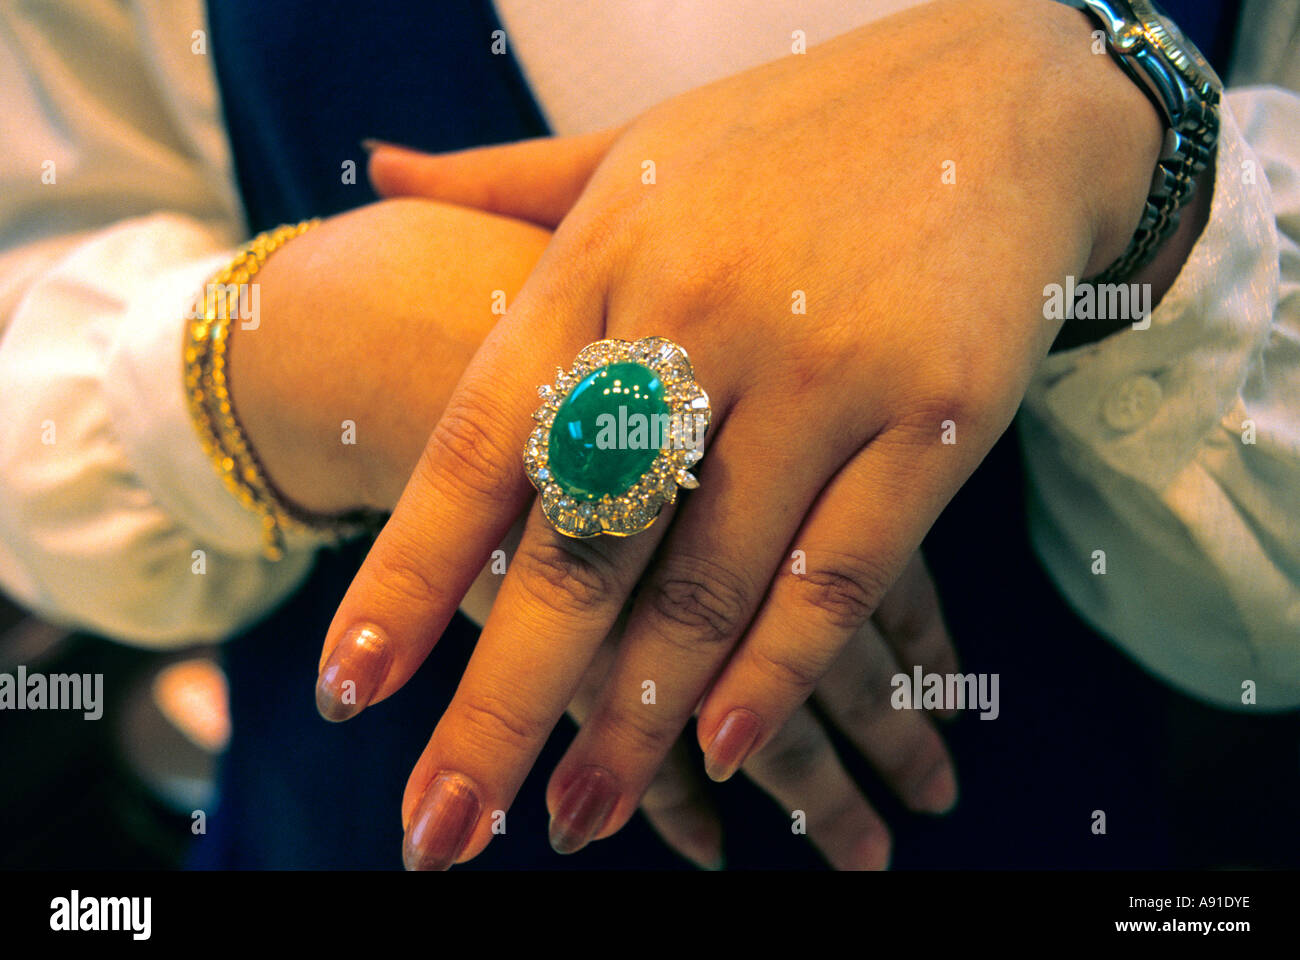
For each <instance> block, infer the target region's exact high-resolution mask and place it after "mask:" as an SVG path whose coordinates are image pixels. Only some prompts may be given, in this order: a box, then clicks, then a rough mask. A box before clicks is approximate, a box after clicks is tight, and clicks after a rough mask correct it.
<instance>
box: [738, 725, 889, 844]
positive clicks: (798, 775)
mask: <svg viewBox="0 0 1300 960" xmlns="http://www.w3.org/2000/svg"><path fill="white" fill-rule="evenodd" d="M744 770H745V774H746V776H748V777H749V778H750V779H751V780H753V781H754V782H755V783H756V784H758V785H759V786H760V787H762V788H763V790H765V791H766V792H767V793H768V794H769V795H770V796H771V797H772V798H773V799H774V800H776V802H777V803H778V804H780V806H781V807H782V808H784V809H785V811H786V813H787V814H789V815H790V817H791V818H792V821H793V822H795V823H797V822H798V821H799V820H800V819H802V821H803V825H804V827H805V828H806V829H807V831H808V839H810V840H811V841H812V842H813V843H814V844H815V845H816V847H817V849H818V850H820V851H821V852H822V854H823V856H825V857H826V859H827V861H829V862H830V864H831V866H833V867H835V868H836V869H837V870H883V869H885V868H886V867H887V866H889V855H890V847H891V844H892V840H891V838H890V835H889V828H888V827H887V826H886V825H885V821H884V820H882V819H881V818H880V815H879V814H878V813H876V811H875V809H874V808H872V806H871V804H870V803H868V802H867V800H866V798H865V797H864V796H863V795H862V791H861V790H859V789H858V786H857V784H856V783H854V782H853V778H852V777H850V776H849V774H848V772H847V771H846V770H845V769H844V766H843V764H842V763H840V758H839V757H838V756H837V755H836V753H835V748H834V746H833V745H832V744H831V741H830V738H829V737H827V735H826V731H825V730H824V729H823V728H822V726H821V724H820V723H818V722H817V719H816V717H815V716H813V713H812V711H811V710H809V709H808V708H807V707H801V708H800V709H798V710H796V711H795V712H794V713H793V715H791V717H790V719H789V720H788V721H787V722H786V724H785V726H783V727H782V728H781V729H780V730H778V731H777V732H776V733H775V734H774V735H773V736H772V737H771V739H770V740H769V741H768V742H767V744H766V745H765V746H764V747H763V748H762V749H761V750H759V751H758V752H757V753H755V754H754V755H753V756H751V757H749V758H748V759H747V760H746V761H745V766H744Z"/></svg>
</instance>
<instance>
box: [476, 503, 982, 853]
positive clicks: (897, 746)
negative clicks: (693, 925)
mask: <svg viewBox="0 0 1300 960" xmlns="http://www.w3.org/2000/svg"><path fill="white" fill-rule="evenodd" d="M521 532H522V531H521V529H520V527H519V526H516V527H515V529H513V530H511V532H510V536H509V537H508V538H507V541H506V543H504V544H503V545H502V546H503V547H505V548H506V550H507V552H508V553H513V552H514V550H515V549H516V548H517V547H518V544H519V538H520V535H521ZM494 568H496V569H499V568H498V567H496V565H495V564H493V565H491V566H489V567H485V568H484V570H483V572H482V573H480V574H479V577H478V579H477V580H475V581H474V584H473V586H471V587H470V590H469V593H468V594H466V596H465V599H464V602H463V603H462V604H461V612H462V613H464V614H466V615H467V616H468V617H470V619H472V620H474V621H475V622H476V623H478V624H480V625H482V624H483V623H485V622H486V620H487V617H488V614H489V612H490V611H491V609H492V604H493V603H494V602H495V600H496V595H497V592H498V590H499V589H500V586H501V575H500V573H495V572H493V569H494ZM624 612H625V614H626V610H625V611H624ZM621 628H622V620H620V622H619V623H617V624H616V625H615V632H614V633H613V634H611V635H610V637H609V638H608V639H607V640H606V641H605V643H603V644H601V646H600V648H599V649H598V650H597V652H596V655H595V657H593V659H592V661H591V665H590V666H589V667H588V669H587V672H586V674H585V675H584V676H583V678H582V681H581V683H580V684H579V687H578V692H577V694H576V695H575V697H574V699H573V701H572V702H571V703H570V704H569V708H568V712H569V715H570V716H571V717H573V719H574V720H575V721H576V722H577V723H578V724H579V725H580V726H581V725H582V724H583V723H585V722H586V721H587V718H588V717H589V716H590V715H591V712H592V710H593V709H594V708H595V707H596V705H597V704H598V702H599V695H600V691H601V690H602V688H603V686H604V683H605V680H606V678H607V677H608V674H609V671H610V668H611V667H612V666H613V664H614V661H615V657H616V653H617V649H618V642H617V641H618V634H619V633H620V631H621ZM904 662H906V663H919V664H921V665H922V667H923V669H924V670H925V671H926V672H927V673H929V672H936V673H947V672H953V671H956V669H957V655H956V652H955V651H954V650H953V647H952V643H951V641H950V639H949V637H948V634H947V631H946V629H945V627H944V623H943V616H942V614H941V613H940V610H939V602H938V596H937V595H936V594H935V590H934V584H933V582H932V581H931V580H930V577H929V575H928V573H927V572H926V570H925V565H924V563H923V562H922V560H921V557H920V555H919V554H917V555H916V556H915V557H913V558H912V562H911V563H909V564H908V566H907V569H906V571H905V572H904V574H903V576H902V577H900V578H899V581H898V582H897V583H895V584H894V586H893V588H892V589H891V590H890V591H889V593H888V594H887V596H886V598H885V600H884V601H882V603H881V605H880V608H879V609H878V611H877V614H876V617H875V618H874V620H873V621H870V622H868V623H866V624H863V626H862V627H861V628H860V629H859V630H858V632H857V634H856V635H855V636H854V637H853V639H852V640H851V641H850V642H849V643H848V644H847V645H846V646H845V648H844V652H843V653H842V654H840V657H839V659H838V660H837V662H836V663H835V665H834V667H833V668H832V669H831V670H830V671H829V672H828V673H827V675H826V676H825V677H823V678H822V680H821V682H820V683H819V684H818V686H817V689H816V690H815V691H814V693H813V699H814V700H815V701H816V703H817V705H818V707H819V708H820V711H821V714H822V716H823V717H825V718H826V721H829V722H830V723H831V724H833V725H834V726H835V727H836V728H837V729H839V730H840V732H842V733H843V734H844V735H845V736H846V737H847V738H848V740H849V741H850V742H851V743H853V744H854V746H856V747H857V748H858V749H859V750H860V751H861V752H862V755H863V756H864V757H865V758H866V759H867V760H868V761H869V762H870V763H871V764H872V766H873V767H874V768H875V769H876V770H877V771H878V772H879V773H880V775H881V777H882V779H883V780H884V781H885V783H887V784H888V785H889V786H890V788H891V789H892V790H893V791H894V793H895V794H897V796H898V797H899V799H901V800H902V801H903V803H905V804H906V805H907V806H908V807H909V808H910V809H912V810H917V811H922V812H929V813H942V812H944V811H946V810H948V809H949V808H950V807H951V806H952V805H953V804H954V803H955V802H956V799H957V780H956V775H955V772H954V770H953V763H952V758H951V756H950V755H949V753H948V750H947V749H946V747H945V746H944V743H943V740H942V738H941V737H940V736H939V733H938V731H937V730H936V729H935V726H934V724H933V723H932V722H931V720H930V719H929V718H928V717H927V716H926V715H925V714H924V713H922V712H920V711H915V710H904V711H898V710H894V709H892V708H891V707H890V697H891V695H892V693H893V690H894V688H893V685H892V683H891V682H890V681H891V678H892V677H893V676H894V674H895V673H896V672H897V671H898V669H899V665H900V664H901V663H904ZM949 715H950V714H949ZM691 752H692V751H691V750H690V749H689V747H688V746H687V744H686V743H685V741H684V738H683V739H678V741H677V742H676V743H675V744H673V746H672V748H671V749H670V751H669V753H668V756H667V758H666V759H665V761H664V763H663V766H662V767H660V769H659V771H658V773H657V774H656V775H655V777H654V779H653V780H652V781H651V782H650V786H649V787H648V788H647V789H646V792H645V794H644V795H643V796H642V798H641V812H642V813H643V814H645V817H646V820H647V821H649V823H650V825H651V826H652V827H653V828H654V829H655V831H656V832H657V833H658V834H659V835H660V837H662V838H663V840H664V842H665V843H667V844H668V845H669V846H670V847H672V848H673V849H674V850H676V851H677V852H678V853H680V854H681V855H682V856H684V857H686V858H687V859H689V860H692V861H694V862H695V863H697V864H698V865H700V866H702V867H704V868H706V869H716V868H717V867H719V866H720V865H721V864H722V862H723V856H722V839H723V826H722V824H721V823H720V821H719V819H718V816H717V813H716V812H715V810H714V808H713V804H712V802H711V800H710V797H709V792H708V790H707V784H706V782H705V779H704V777H703V776H702V774H701V772H700V771H699V770H698V769H697V767H696V766H695V763H694V762H693V760H692V758H691ZM740 769H741V770H742V771H743V772H744V773H745V775H746V776H747V777H749V779H750V780H752V781H753V782H754V783H755V784H756V785H757V786H758V787H759V788H760V789H762V790H763V791H765V792H766V793H767V794H768V795H769V796H771V797H772V799H773V800H775V801H776V803H777V804H778V805H779V806H781V807H782V808H783V809H784V810H786V811H787V813H789V812H791V811H794V810H802V811H803V812H804V816H805V820H806V826H807V830H808V838H809V840H811V841H812V842H813V844H815V845H816V847H817V849H818V850H820V851H821V853H822V855H823V856H824V857H825V858H826V859H827V861H828V862H829V863H830V864H831V865H832V866H834V867H836V868H837V869H844V870H853V869H873V868H881V867H884V866H885V865H887V864H888V862H889V856H890V847H891V841H890V834H889V829H888V827H887V826H886V824H885V823H884V821H883V820H882V819H881V818H880V816H879V815H878V814H877V813H876V811H875V809H874V808H873V807H872V805H871V804H870V802H869V801H867V799H866V798H865V797H864V796H863V795H862V792H861V790H860V789H859V788H858V786H857V784H856V783H854V781H853V779H852V778H851V777H850V775H849V774H848V772H847V771H846V770H845V769H844V766H843V764H842V763H841V762H840V758H839V756H838V755H837V754H836V751H835V748H834V746H833V744H832V742H831V739H830V736H829V735H828V733H827V731H826V728H825V726H824V721H823V720H821V719H819V718H818V716H817V715H816V714H815V713H814V712H813V710H812V709H810V708H809V707H808V706H807V705H804V706H801V707H799V708H798V709H797V710H796V711H795V712H794V714H793V715H792V716H791V717H790V719H789V720H788V721H787V722H786V724H785V726H784V727H782V728H781V729H780V730H779V731H777V732H776V733H775V734H774V735H773V736H772V737H771V739H769V740H768V742H767V744H766V746H764V747H763V749H762V750H760V751H758V752H756V753H755V754H753V755H752V756H750V757H748V758H747V759H746V760H745V761H744V762H743V764H742V765H741V768H740ZM729 773H730V771H728V770H725V769H724V770H716V769H715V770H711V771H710V775H713V776H715V777H717V778H722V777H723V776H724V775H725V774H729ZM558 827H559V829H556V828H557V825H554V824H553V831H555V832H553V836H552V841H553V842H555V843H556V844H557V845H559V846H563V844H564V843H565V839H566V836H565V832H564V830H563V829H562V828H563V824H560V825H558Z"/></svg>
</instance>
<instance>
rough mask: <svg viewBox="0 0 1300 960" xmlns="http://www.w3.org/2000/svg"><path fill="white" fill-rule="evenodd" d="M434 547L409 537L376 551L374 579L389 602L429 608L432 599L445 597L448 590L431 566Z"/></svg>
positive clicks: (398, 539)
mask: <svg viewBox="0 0 1300 960" xmlns="http://www.w3.org/2000/svg"><path fill="white" fill-rule="evenodd" d="M432 551H433V548H432V546H429V547H428V548H427V549H421V544H419V543H416V542H413V541H411V540H408V539H406V538H395V539H393V540H392V541H390V542H389V543H388V544H386V549H384V550H383V551H382V552H379V551H376V552H375V554H374V557H375V567H376V569H375V571H374V577H373V582H374V584H375V585H376V589H377V590H378V591H380V592H381V594H382V596H383V597H384V598H385V606H387V605H390V604H391V605H392V607H393V608H394V609H399V610H400V609H409V608H411V607H416V608H426V607H428V606H429V603H430V601H431V600H434V599H437V598H441V597H443V596H444V595H445V593H446V590H445V587H444V586H443V584H442V582H441V581H440V579H439V578H438V577H437V576H435V575H434V573H433V571H432V570H430V569H429V565H428V557H429V555H430V554H431V553H432Z"/></svg>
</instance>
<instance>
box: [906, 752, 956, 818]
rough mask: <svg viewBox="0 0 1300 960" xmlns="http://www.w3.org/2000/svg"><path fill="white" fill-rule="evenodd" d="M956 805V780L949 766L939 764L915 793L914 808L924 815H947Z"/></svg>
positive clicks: (942, 763) (927, 775)
mask: <svg viewBox="0 0 1300 960" xmlns="http://www.w3.org/2000/svg"><path fill="white" fill-rule="evenodd" d="M956 805H957V779H956V777H955V776H954V775H953V771H952V767H951V765H949V764H947V763H944V762H940V763H937V764H935V766H934V768H933V769H932V770H930V772H929V773H927V774H926V776H925V779H924V780H923V781H922V782H921V786H920V788H919V789H918V790H917V792H916V808H917V809H918V810H923V811H925V812H926V813H947V812H948V811H949V810H951V809H952V808H953V807H954V806H956Z"/></svg>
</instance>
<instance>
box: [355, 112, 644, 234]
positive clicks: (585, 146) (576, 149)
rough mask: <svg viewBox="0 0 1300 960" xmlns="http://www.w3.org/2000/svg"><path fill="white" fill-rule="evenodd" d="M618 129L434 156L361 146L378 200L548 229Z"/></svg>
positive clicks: (565, 209) (370, 142)
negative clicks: (479, 213) (459, 209)
mask: <svg viewBox="0 0 1300 960" xmlns="http://www.w3.org/2000/svg"><path fill="white" fill-rule="evenodd" d="M621 132H622V131H621V129H617V128H616V129H611V130H601V131H599V132H597V133H586V134H582V135H580V136H574V137H540V138H538V139H535V140H521V141H520V142H518V143H510V144H503V145H501V146H495V147H478V148H476V149H473V150H461V151H458V152H456V153H438V154H433V153H422V152H420V151H418V150H411V149H409V148H407V147H399V146H397V145H395V144H391V143H383V142H382V141H375V140H367V141H365V142H364V143H363V146H365V147H366V148H367V149H368V150H370V169H369V173H370V182H371V184H372V185H373V186H374V188H375V191H376V192H377V193H378V194H379V195H380V196H382V197H403V196H414V197H426V198H428V199H430V200H442V201H445V202H447V203H455V204H459V205H460V206H464V207H475V208H477V209H479V210H486V211H489V212H491V213H498V214H501V215H502V216H507V217H515V218H516V219H519V220H528V221H531V222H533V223H536V224H540V225H542V226H545V227H551V228H554V227H555V226H557V225H558V224H559V222H560V221H561V220H563V219H564V215H565V214H566V213H568V212H569V208H570V207H572V206H573V204H574V203H575V202H576V201H577V199H578V197H579V195H580V194H581V193H582V190H583V187H585V186H586V185H587V180H588V179H590V177H591V174H592V173H593V172H594V171H595V169H596V167H597V165H598V164H599V163H600V161H601V160H602V159H603V158H604V156H605V152H606V151H607V150H608V149H609V147H610V144H612V143H613V142H614V140H615V139H616V138H617V137H618V135H619V134H620V133H621Z"/></svg>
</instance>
